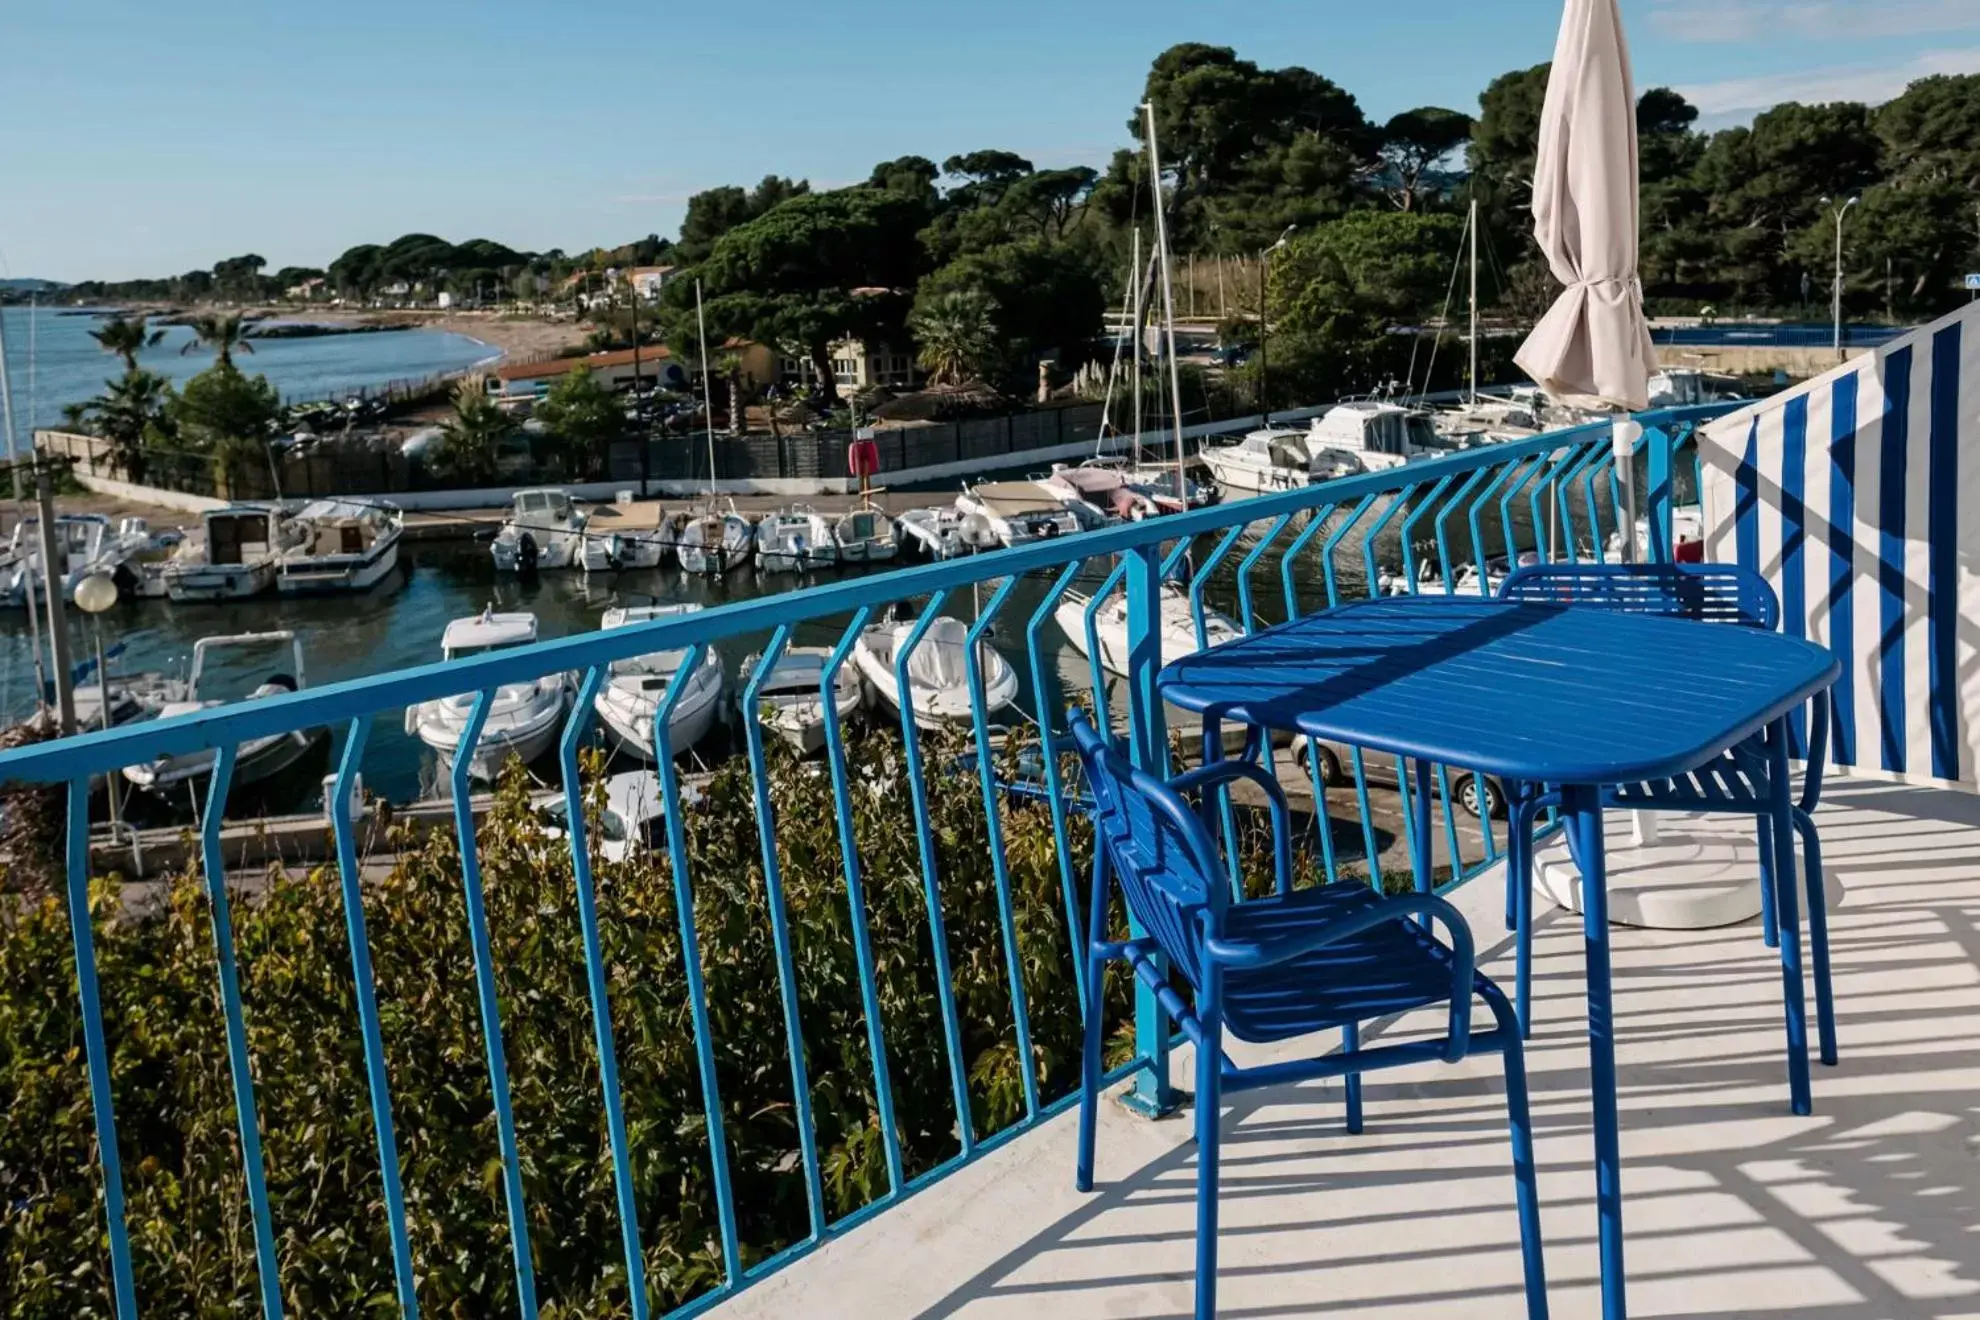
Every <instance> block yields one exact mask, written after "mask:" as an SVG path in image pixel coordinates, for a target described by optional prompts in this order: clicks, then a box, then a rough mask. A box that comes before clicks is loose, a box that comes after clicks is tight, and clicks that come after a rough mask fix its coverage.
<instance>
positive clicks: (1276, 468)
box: [1199, 426, 1368, 495]
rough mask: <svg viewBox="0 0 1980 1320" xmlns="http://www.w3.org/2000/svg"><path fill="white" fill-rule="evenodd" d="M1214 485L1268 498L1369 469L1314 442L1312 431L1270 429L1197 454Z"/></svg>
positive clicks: (1342, 452)
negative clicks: (1267, 496)
mask: <svg viewBox="0 0 1980 1320" xmlns="http://www.w3.org/2000/svg"><path fill="white" fill-rule="evenodd" d="M1199 457H1200V458H1201V459H1202V461H1203V466H1205V467H1207V468H1209V469H1210V475H1211V476H1212V477H1213V478H1214V479H1215V480H1216V482H1217V485H1218V486H1219V487H1220V488H1221V489H1222V490H1224V491H1225V492H1227V493H1230V494H1235V495H1269V494H1271V493H1272V492H1273V491H1280V490H1298V489H1300V488H1301V487H1305V486H1311V485H1313V484H1314V483H1316V482H1321V481H1332V480H1334V479H1335V478H1337V477H1354V476H1359V475H1361V474H1362V473H1363V472H1366V471H1367V470H1368V468H1367V466H1366V465H1365V464H1364V463H1363V462H1362V460H1361V458H1360V456H1359V455H1357V454H1355V453H1353V452H1352V451H1350V450H1348V449H1346V448H1344V447H1341V446H1338V445H1328V444H1320V443H1316V442H1315V437H1314V434H1313V432H1312V431H1311V430H1299V429H1296V428H1294V427H1289V426H1268V427H1264V428H1262V429H1260V430H1257V431H1252V432H1249V433H1247V434H1246V435H1245V437H1244V438H1243V439H1242V440H1239V441H1238V442H1237V443H1236V444H1234V445H1210V444H1206V445H1204V446H1203V448H1202V450H1201V451H1200V452H1199Z"/></svg>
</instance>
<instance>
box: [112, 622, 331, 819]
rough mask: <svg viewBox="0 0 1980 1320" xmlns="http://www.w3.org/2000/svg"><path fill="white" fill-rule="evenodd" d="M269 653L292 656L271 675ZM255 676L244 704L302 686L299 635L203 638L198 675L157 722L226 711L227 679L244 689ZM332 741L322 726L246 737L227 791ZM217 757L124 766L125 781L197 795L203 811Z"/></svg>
mask: <svg viewBox="0 0 1980 1320" xmlns="http://www.w3.org/2000/svg"><path fill="white" fill-rule="evenodd" d="M270 651H273V652H275V653H276V654H277V655H283V653H285V652H286V655H284V656H283V659H280V660H275V661H273V662H272V664H273V672H272V673H271V672H268V671H269V669H270V665H271V661H270V660H269V659H268V653H269V652H270ZM257 676H259V677H260V681H259V682H258V683H256V684H255V685H254V686H253V687H251V688H250V689H248V691H247V692H246V694H245V697H244V698H243V699H245V700H248V701H254V700H258V699H260V698H263V697H276V696H281V695H283V694H285V693H289V692H296V691H300V690H301V689H302V688H303V686H304V685H305V679H304V674H303V649H302V643H301V642H300V641H298V640H297V638H296V635H295V634H294V633H293V632H289V631H287V630H283V631H279V632H265V633H241V634H237V635H234V636H227V637H202V638H200V639H199V640H198V641H197V642H195V643H193V655H192V670H191V672H190V673H189V674H188V675H187V677H186V684H185V690H184V692H183V693H182V694H179V695H178V696H177V698H176V699H175V700H169V701H166V702H165V703H164V704H163V705H161V706H159V707H158V718H159V719H161V720H169V719H175V718H177V717H180V716H185V715H194V714H197V713H199V712H200V711H204V710H212V709H214V708H215V707H217V706H224V705H227V704H228V703H229V701H231V700H234V699H236V698H230V697H228V696H226V695H224V694H223V692H222V691H221V690H220V689H221V686H222V684H224V683H225V682H226V680H227V679H229V678H232V679H235V680H236V681H237V683H238V681H241V680H245V679H253V678H255V677H257ZM97 718H98V719H99V720H100V719H101V718H102V717H101V715H100V714H99V715H98V716H97ZM329 737H330V730H328V729H327V728H323V727H321V726H319V727H317V728H314V729H292V730H289V731H288V732H285V733H270V734H263V735H262V736H261V737H258V738H250V739H248V740H247V741H245V742H243V743H241V744H240V746H239V747H238V748H237V750H236V755H235V761H234V773H233V776H232V778H231V779H230V780H229V781H228V788H229V791H230V792H233V791H238V790H241V789H245V788H250V787H252V786H254V785H256V784H259V783H262V782H263V781H265V780H268V779H271V778H273V777H274V776H276V775H278V774H280V773H281V772H282V771H284V770H286V769H288V768H289V767H290V766H292V765H294V764H295V763H296V762H297V761H299V760H301V759H302V758H303V757H304V756H306V755H307V754H308V753H309V752H310V751H311V750H312V749H313V748H315V747H316V746H317V745H318V744H320V743H322V742H325V741H327V740H328V739H329ZM216 754H217V753H216V752H215V751H214V749H213V748H211V747H205V748H201V749H199V750H198V751H192V752H183V753H180V754H178V755H166V756H160V757H159V758H158V759H156V760H154V761H150V762H148V763H146V764H143V765H127V766H125V767H124V778H125V779H127V780H129V781H130V782H131V784H132V785H134V786H135V787H137V788H139V789H142V790H143V791H145V792H147V793H152V794H155V795H157V796H159V797H170V798H173V799H174V800H177V799H179V798H183V797H185V796H186V795H188V794H191V795H192V796H193V797H195V798H197V799H199V801H200V803H201V807H202V809H204V800H205V790H206V785H207V781H208V780H209V779H211V778H212V775H213V762H214V757H215V756H216Z"/></svg>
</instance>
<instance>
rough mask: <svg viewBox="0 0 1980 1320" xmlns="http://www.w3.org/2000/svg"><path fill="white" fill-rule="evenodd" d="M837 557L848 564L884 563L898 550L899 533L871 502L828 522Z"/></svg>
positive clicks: (886, 516) (897, 552) (899, 546)
mask: <svg viewBox="0 0 1980 1320" xmlns="http://www.w3.org/2000/svg"><path fill="white" fill-rule="evenodd" d="M832 539H833V540H835V541H837V542H838V543H839V558H840V559H841V560H843V561H845V562H846V563H848V564H884V563H886V562H887V561H888V560H890V559H892V558H894V557H895V556H896V555H898V554H900V552H901V543H900V536H899V534H898V533H897V532H896V531H895V530H894V520H893V519H892V518H890V517H889V516H888V515H887V511H886V510H885V509H881V508H878V507H876V506H874V505H872V504H862V505H861V506H860V507H859V508H857V509H853V510H851V511H850V512H848V513H845V514H842V515H841V516H840V518H839V521H838V522H836V523H834V524H833V525H832Z"/></svg>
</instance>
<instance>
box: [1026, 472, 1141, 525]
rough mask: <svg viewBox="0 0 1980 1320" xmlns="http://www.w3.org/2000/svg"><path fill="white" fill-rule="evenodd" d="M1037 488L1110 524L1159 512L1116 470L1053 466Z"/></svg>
mask: <svg viewBox="0 0 1980 1320" xmlns="http://www.w3.org/2000/svg"><path fill="white" fill-rule="evenodd" d="M1038 484H1039V485H1041V486H1043V487H1044V488H1045V489H1046V490H1049V491H1051V492H1052V493H1053V494H1055V495H1057V496H1059V498H1060V499H1063V500H1066V501H1068V502H1069V503H1070V502H1073V501H1077V502H1079V503H1081V504H1084V505H1086V506H1087V507H1089V508H1092V509H1096V510H1098V511H1099V512H1100V514H1101V516H1102V517H1103V518H1104V519H1105V520H1106V521H1109V522H1140V521H1141V520H1142V519H1143V518H1146V517H1149V516H1150V515H1152V514H1156V513H1160V512H1161V510H1160V509H1159V508H1158V507H1157V506H1156V504H1155V501H1154V500H1152V499H1150V498H1149V497H1148V496H1146V495H1144V494H1142V493H1141V492H1140V491H1139V490H1136V489H1135V487H1134V485H1133V483H1131V482H1130V481H1129V480H1128V478H1127V474H1126V473H1124V472H1122V471H1120V470H1119V469H1117V468H1112V467H1102V466H1097V465H1090V464H1083V465H1081V466H1079V467H1067V466H1066V465H1065V464H1064V463H1055V464H1053V465H1052V472H1051V475H1050V476H1047V477H1045V478H1044V479H1043V480H1041V481H1040V482H1039V483H1038Z"/></svg>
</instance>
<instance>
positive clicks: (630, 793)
mask: <svg viewBox="0 0 1980 1320" xmlns="http://www.w3.org/2000/svg"><path fill="white" fill-rule="evenodd" d="M681 796H682V797H684V798H686V799H687V800H688V801H689V802H695V801H699V800H700V799H699V794H697V793H696V791H695V790H694V789H692V788H684V789H683V790H682V793H681ZM662 802H663V799H662V798H661V795H660V776H658V775H656V774H654V773H653V772H652V771H651V770H623V771H621V772H619V773H618V774H616V775H607V776H606V777H605V807H604V810H603V811H602V812H601V813H600V815H599V820H598V829H597V831H596V834H595V836H594V837H593V842H594V843H596V844H597V847H598V855H599V856H600V857H602V858H604V859H605V860H606V861H608V862H623V861H625V860H626V858H628V857H630V856H632V855H633V854H634V853H635V852H646V851H650V850H652V849H656V848H664V847H666V846H667V836H666V832H665V829H664V826H665V824H666V818H667V817H666V811H665V810H664V808H663V806H662ZM569 813H570V800H569V799H568V798H567V797H565V795H564V794H562V793H558V794H556V795H554V796H552V797H547V798H545V799H543V800H542V801H541V802H540V803H538V804H537V806H536V816H537V820H538V821H539V822H540V824H539V825H538V828H539V829H541V830H542V832H543V837H544V838H546V839H548V840H550V841H552V842H556V841H558V840H561V839H563V838H564V837H565V835H566V834H567V833H568V832H569V830H570V814H569Z"/></svg>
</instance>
